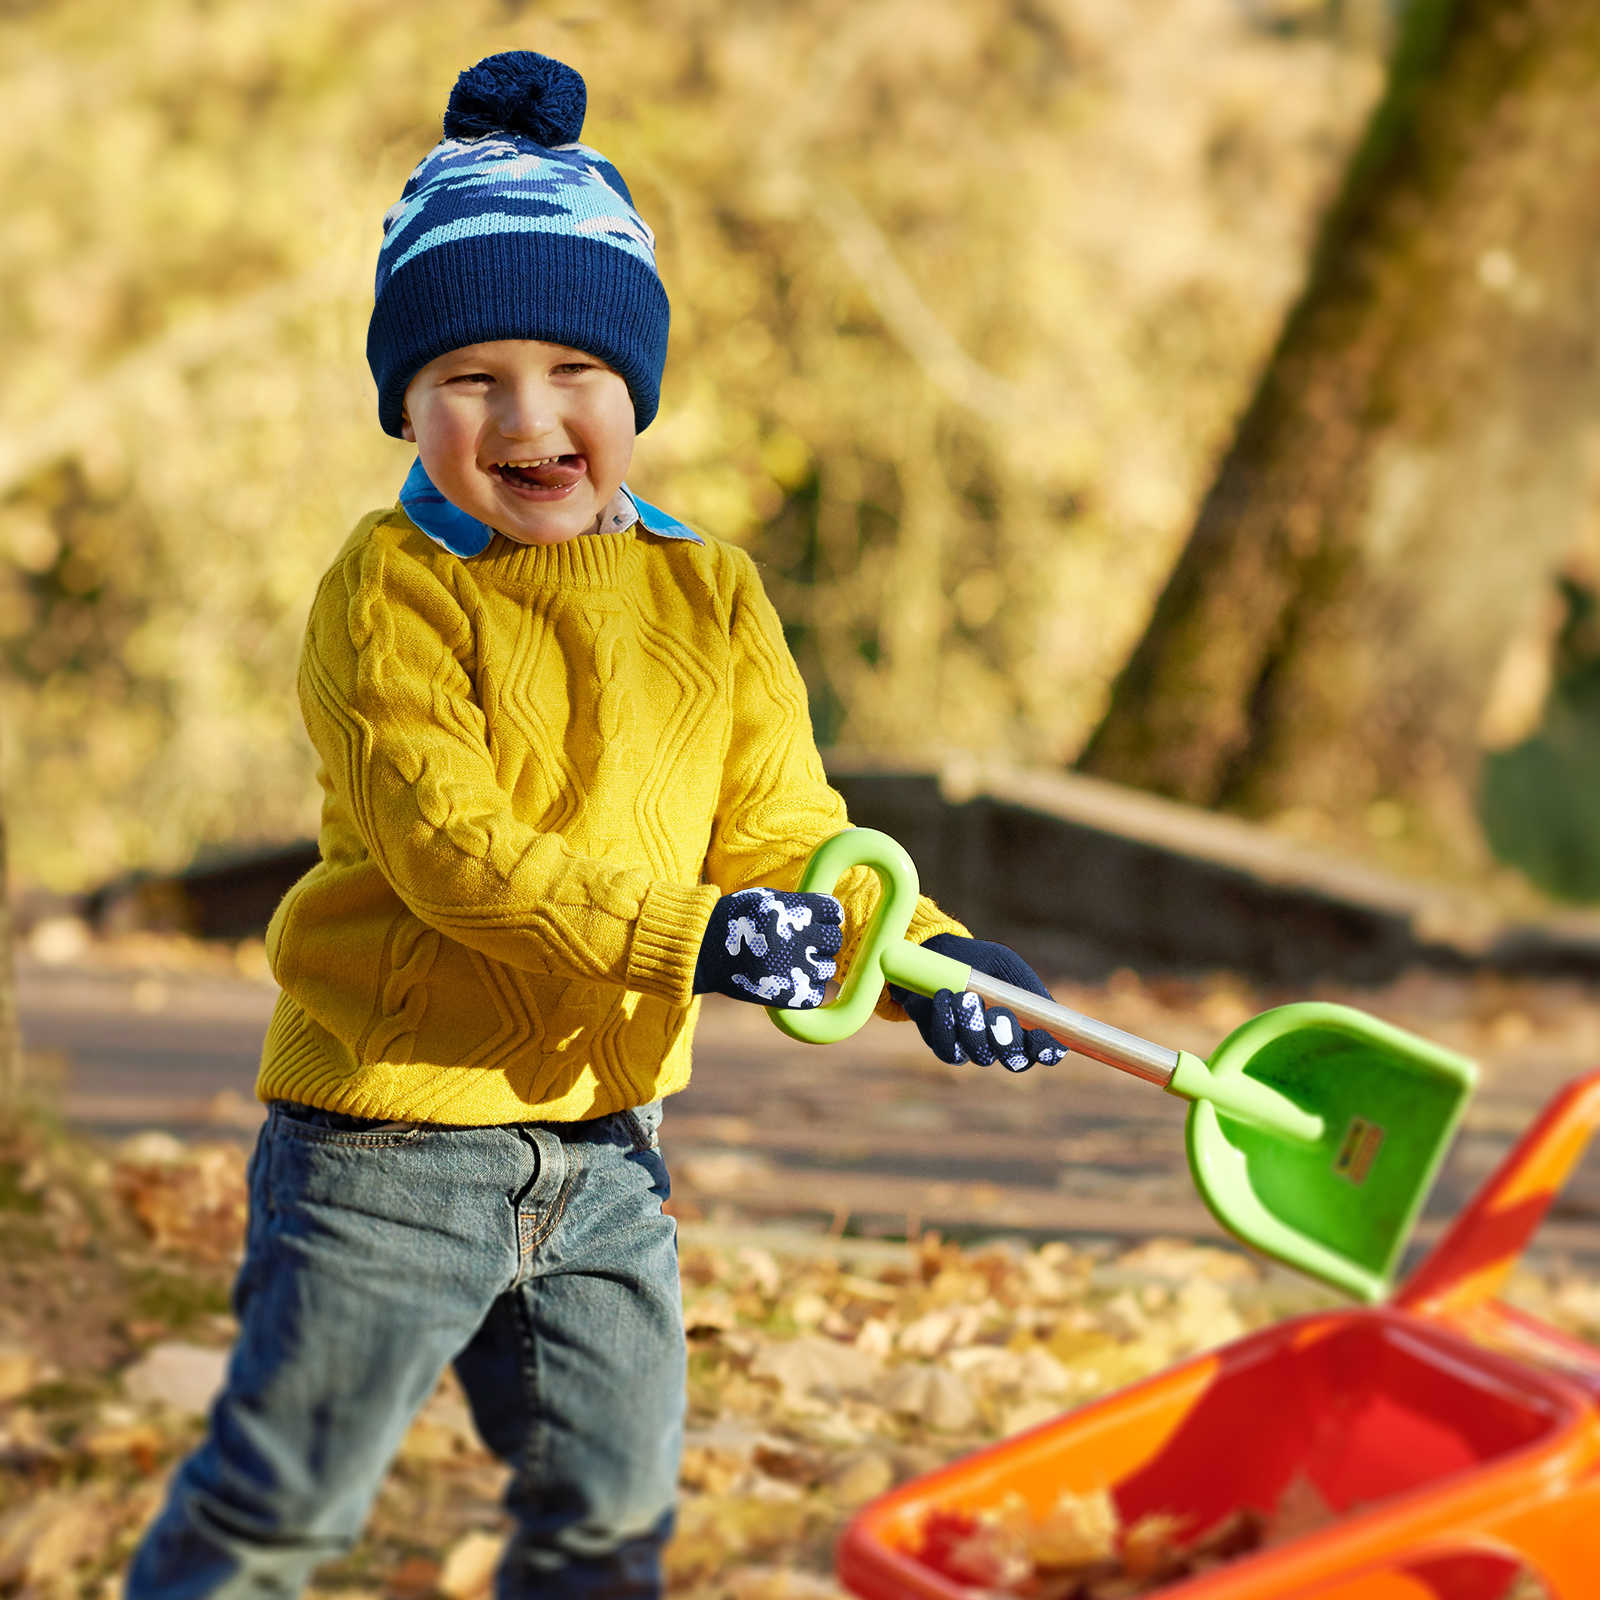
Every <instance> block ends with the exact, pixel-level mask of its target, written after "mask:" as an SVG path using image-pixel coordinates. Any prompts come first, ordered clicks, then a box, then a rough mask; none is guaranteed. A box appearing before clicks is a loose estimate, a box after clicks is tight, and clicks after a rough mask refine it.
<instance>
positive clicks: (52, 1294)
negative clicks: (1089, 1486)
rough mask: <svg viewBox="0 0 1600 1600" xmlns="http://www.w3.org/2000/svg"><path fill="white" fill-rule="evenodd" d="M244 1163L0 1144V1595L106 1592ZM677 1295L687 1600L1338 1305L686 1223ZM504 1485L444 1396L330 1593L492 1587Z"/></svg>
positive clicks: (1116, 1253)
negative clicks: (968, 1462) (1134, 1390)
mask: <svg viewBox="0 0 1600 1600" xmlns="http://www.w3.org/2000/svg"><path fill="white" fill-rule="evenodd" d="M245 1159H246V1157H245V1152H244V1150H243V1149H242V1148H241V1147H240V1146H239V1145H237V1144H225V1143H218V1144H199V1145H196V1144H189V1145H185V1144H181V1143H179V1142H178V1141H176V1140H173V1139H171V1138H169V1137H167V1136H166V1135H162V1134H144V1135H140V1136H139V1137H137V1138H134V1139H132V1140H129V1141H126V1142H124V1143H122V1144H119V1145H116V1146H106V1145H96V1144H93V1143H89V1142H86V1141H84V1140H82V1139H80V1138H78V1137H76V1136H70V1135H68V1134H66V1133H64V1132H62V1131H61V1130H60V1129H59V1127H58V1126H57V1125H55V1124H54V1123H52V1122H51V1121H50V1120H49V1119H48V1118H47V1117H44V1116H40V1115H35V1114H27V1115H24V1116H20V1117H14V1118H12V1119H11V1121H10V1123H9V1125H8V1126H7V1128H6V1131H5V1132H4V1133H3V1134H0V1595H5V1596H12V1597H17V1600H69V1597H70V1600H111V1597H112V1596H114V1595H115V1594H116V1593H117V1592H118V1583H119V1574H120V1571H121V1569H122V1567H123V1565H124V1564H125V1562H126V1560H127V1558H128V1555H129V1553H130V1551H131V1550H132V1548H133V1545H134V1542H135V1540H136V1539H137V1537H138V1533H139V1530H140V1529H141V1528H142V1526H143V1525H144V1524H145V1523H146V1521H147V1520H148V1519H149V1517H150V1516H151V1515H152V1514H153V1512H154V1511H155V1509H156V1507H157V1505H158V1503H159V1501H160V1498H161V1496H162V1493H163V1489H164V1484H165V1480H166V1477H167V1475H168V1473H169V1472H170V1470H171V1469H172V1468H173V1467H174V1466H175V1464H176V1463H177V1461H178V1460H179V1459H180V1458H181V1456H182V1455H183V1453H184V1452H185V1451H186V1450H187V1449H188V1448H189V1447H190V1446H191V1445H192V1444H193V1443H194V1442H195V1441H196V1440H197V1438H198V1437H199V1434H200V1430H201V1427H202V1419H203V1414H204V1408H205V1404H206V1402H207V1399H208V1398H209V1396H210V1394H211V1392H212V1391H213V1389H214V1386H215V1384H216V1382H217V1380H218V1378H219V1376H220V1372H221V1366H222V1362H223V1360H224V1358H225V1355H226V1351H227V1349H228V1346H229V1344H230V1341H231V1337H232V1334H233V1324H232V1321H231V1318H230V1315H229V1311H228V1290H229V1285H230V1281H231V1277H232V1273H233V1269H234V1265H235V1263H236V1261H237V1256H238V1251H239V1247H240V1242H241V1239H242V1235H243V1226H244V1207H245V1195H244V1167H245ZM683 1276H684V1298H685V1307H686V1316H687V1326H688V1335H689V1340H690V1391H689V1403H690V1415H689V1435H688V1447H687V1450H686V1452H685V1456H684V1463H683V1476H682V1489H683V1492H682V1501H681V1513H680V1524H679V1532H678V1534H677V1537H676V1540H675V1542H674V1544H673V1546H672V1549H671V1558H670V1572H671V1592H672V1594H673V1595H674V1596H695V1597H702V1600H779V1597H783V1596H790V1597H812V1600H822V1597H832V1596H838V1595H839V1594H840V1593H841V1591H840V1590H839V1589H838V1587H837V1585H836V1582H835V1580H834V1579H833V1577H832V1575H831V1573H832V1561H833V1550H834V1547H835V1544H836V1542H837V1540H838V1539H839V1536H840V1534H841V1533H842V1531H843V1529H844V1527H845V1525H846V1524H847V1522H848V1521H849V1519H850V1517H851V1516H852V1515H853V1513H854V1512H855V1511H857V1510H858V1509H859V1508H860V1507H861V1506H862V1505H864V1504H865V1503H866V1502H867V1501H869V1500H870V1499H872V1498H873V1497H874V1496H876V1495H878V1494H881V1493H882V1492H883V1491H885V1490H887V1489H889V1488H890V1487H892V1486H893V1485H896V1484H898V1483H902V1482H904V1481H906V1480H908V1479H910V1478H913V1477H916V1476H918V1475H920V1474H922V1473H925V1472H927V1471H929V1470H930V1469H932V1468H934V1467H937V1466H939V1465H940V1464H942V1463H944V1462H946V1461H949V1460H952V1459H954V1458H956V1457H958V1456H961V1455H964V1454H966V1453H967V1452H969V1451H971V1450H973V1449H976V1448H978V1447H980V1446H982V1445H984V1444H987V1443H990V1442H992V1441H994V1440H996V1439H999V1438H1002V1437H1004V1436H1007V1435H1009V1434H1012V1433H1015V1432H1017V1431H1019V1430H1021V1429H1024V1428H1027V1427H1029V1426H1031V1425H1033V1424H1036V1423H1039V1422H1042V1421H1045V1420H1047V1419H1048V1418H1050V1417H1053V1416H1055V1415H1057V1414H1059V1413H1061V1412H1062V1411H1065V1410H1067V1409H1070V1408H1071V1407H1073V1406H1075V1405H1077V1404H1080V1403H1081V1402H1083V1401H1086V1400H1088V1399H1091V1398H1093V1397H1094V1396H1097V1395H1101V1394H1104V1393H1107V1392H1109V1391H1110V1390H1113V1389H1115V1388H1117V1387H1119V1386H1121V1385H1123V1384H1125V1383H1128V1382H1130V1381H1132V1380H1134V1379H1137V1378H1139V1377H1142V1376H1143V1375H1145V1374H1147V1373H1150V1372H1153V1371H1156V1370H1158V1369H1160V1368H1162V1367H1165V1366H1168V1365H1170V1364H1172V1363H1173V1362H1175V1361H1178V1360H1180V1359H1182V1358H1183V1357H1185V1356H1187V1355H1189V1354H1191V1353H1192V1352H1194V1351H1197V1350H1200V1349H1203V1348H1206V1347H1208V1346H1212V1345H1215V1344H1218V1343H1221V1342H1223V1341H1225V1340H1228V1339H1231V1338H1234V1337H1236V1336H1237V1335H1239V1334H1240V1333H1242V1332H1244V1331H1245V1330H1247V1329H1249V1328H1252V1327H1256V1326H1261V1325H1264V1324H1265V1323H1268V1322H1270V1321H1273V1320H1275V1319H1277V1318H1279V1317H1281V1316H1284V1315H1286V1314H1290V1313H1293V1312H1296V1311H1302V1310H1306V1309H1309V1308H1311V1307H1312V1306H1314V1305H1318V1304H1326V1303H1327V1297H1326V1296H1324V1295H1322V1294H1321V1292H1320V1291H1317V1290H1314V1289H1311V1288H1309V1287H1301V1286H1299V1284H1298V1282H1297V1281H1296V1280H1293V1279H1288V1278H1286V1276H1285V1275H1284V1274H1281V1273H1276V1272H1263V1271H1262V1270H1261V1269H1259V1268H1258V1267H1257V1266H1256V1265H1255V1264H1253V1263H1252V1262H1251V1261H1250V1260H1248V1259H1246V1258H1245V1257H1243V1256H1241V1255H1239V1254H1236V1253H1233V1252H1231V1251H1228V1250H1223V1249H1218V1248H1212V1247H1205V1246H1197V1245H1193V1244H1187V1243H1182V1242H1178V1241H1169V1242H1162V1241H1155V1242H1146V1243H1143V1244H1140V1245H1138V1246H1137V1247H1134V1248H1131V1249H1120V1250H1113V1249H1111V1248H1109V1247H1105V1248H1096V1249H1085V1248H1076V1247H1072V1246H1069V1245H1067V1244H1065V1243H1060V1242H1057V1243H1046V1244H1043V1245H1029V1244H1022V1243H1018V1242H1014V1241H1004V1240H998V1241H993V1242H990V1243H987V1244H968V1245H956V1244H953V1243H950V1242H948V1241H945V1240H942V1239H940V1238H939V1237H938V1236H937V1235H934V1234H925V1235H923V1236H922V1237H920V1238H918V1239H916V1240H912V1241H909V1242H894V1241H882V1240H879V1241H869V1240H848V1239H841V1238H830V1237H828V1236H826V1235H823V1234H816V1235H811V1236H805V1235H799V1234H796V1233H794V1232H792V1231H790V1232H779V1231H774V1230H771V1229H766V1230H763V1229H760V1228H756V1227H751V1228H748V1229H737V1228H735V1229H729V1228H726V1227H723V1228H716V1229H713V1228H710V1227H708V1226H704V1225H699V1226H697V1225H688V1226H686V1227H685V1229H684V1235H683ZM1527 1288H1528V1292H1529V1294H1531V1296H1532V1298H1533V1299H1535V1300H1536V1301H1537V1302H1538V1306H1539V1309H1540V1310H1541V1311H1542V1312H1544V1313H1545V1314H1546V1315H1550V1316H1552V1317H1553V1318H1554V1319H1555V1320H1557V1321H1559V1322H1561V1323H1563V1324H1564V1325H1565V1326H1567V1327H1569V1328H1572V1329H1574V1330H1576V1331H1578V1332H1580V1333H1582V1334H1584V1335H1585V1336H1588V1337H1593V1336H1594V1335H1595V1334H1596V1333H1597V1332H1600V1304H1597V1299H1600V1297H1597V1296H1596V1294H1595V1291H1594V1290H1593V1288H1592V1286H1588V1285H1586V1284H1584V1283H1582V1282H1580V1281H1578V1280H1576V1279H1571V1280H1561V1279H1556V1278H1547V1279H1542V1280H1537V1281H1531V1282H1530V1285H1529V1286H1527ZM1525 1298H1526V1296H1525ZM502 1482H503V1470H502V1469H501V1467H500V1466H499V1465H498V1464H497V1463H496V1462H495V1461H494V1460H493V1459H492V1458H491V1457H490V1456H489V1455H488V1454H487V1453H486V1452H485V1451H484V1450H483V1449H482V1447H481V1446H480V1444H479V1443H478V1441H477V1439H476V1437H475V1435H474V1433H473V1430H472V1427H471V1424H470V1421H469V1420H468V1416H467V1412H466V1408H465V1404H464V1402H463V1400H462V1398H461V1395H460V1393H459V1392H458V1390H457V1389H456V1388H455V1386H454V1384H453V1382H452V1381H450V1380H449V1379H447V1380H446V1381H445V1382H443V1383H442V1384H441V1386H440V1388H439V1390H438V1392H437V1393H436V1394H435V1395H434V1396H433V1398H432V1399H431V1401H430V1402H429V1403H428V1405H427V1406H426V1407H425V1408H424V1410H423V1412H422V1414H421V1416H420V1417H419V1418H418V1420H417V1422H416V1424H415V1425H414V1426H413V1428H412V1430H411V1432H410V1434H409V1436H408V1438H407V1439H406V1441H405V1444H404V1447H403V1448H402V1450H401V1452H400V1455H399V1458H398V1459H397V1461H396V1462H395V1464H394V1467H393V1469H392V1471H391V1472H390V1474H389V1476H388V1479H387V1481H386V1482H385V1484H384V1487H383V1489H382V1492H381V1494H380V1496H379V1499H378V1502H377V1504H376V1506H375V1508H374V1511H373V1515H372V1519H371V1524H370V1527H369V1531H368V1537H367V1538H366V1539H365V1540H364V1541H363V1543H362V1544H361V1546H360V1547H359V1548H358V1550H356V1551H355V1552H354V1553H353V1554H351V1555H350V1556H349V1557H348V1558H347V1559H345V1560H344V1561H342V1562H340V1563H338V1564H337V1565H335V1566H332V1567H329V1568H326V1569H324V1571H323V1572H322V1573H321V1574H320V1575H319V1577H318V1580H317V1584H316V1587H315V1589H314V1590H313V1591H312V1592H313V1593H314V1594H315V1595H317V1596H321V1597H324V1600H332V1597H335V1596H337V1597H340V1600H445V1597H448V1600H471V1597H477V1596H486V1595H487V1594H488V1592H489V1575H490V1572H491V1570H492V1568H493V1565H494V1561H495V1558H496V1553H497V1550H498V1547H499V1542H500V1539H501V1537H502V1536H503V1533H504V1527H505V1525H504V1522H503V1519H502V1516H501V1513H500V1512H499V1509H498V1504H497V1501H498V1495H499V1492H500V1489H501V1486H502ZM1096 1592H1098V1591H1096Z"/></svg>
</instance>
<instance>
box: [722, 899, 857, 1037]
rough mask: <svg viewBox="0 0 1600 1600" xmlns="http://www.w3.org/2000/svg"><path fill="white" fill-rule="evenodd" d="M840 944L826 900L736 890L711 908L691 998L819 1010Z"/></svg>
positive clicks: (838, 912) (840, 927)
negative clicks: (722, 998)
mask: <svg viewBox="0 0 1600 1600" xmlns="http://www.w3.org/2000/svg"><path fill="white" fill-rule="evenodd" d="M843 942H844V908H843V907H842V906H841V905H840V904H839V902H838V901H837V900H835V899H834V898H833V896H832V895H831V894H802V893H800V892H799V891H798V890H795V891H789V892H786V891H784V890H781V889H740V890H739V891H738V893H737V894H725V895H724V896H723V897H722V898H721V899H720V900H719V901H717V903H716V905H714V906H713V907H712V908H711V923H710V926H708V927H707V929H706V936H705V938H704V939H703V940H702V941H701V943H700V958H699V960H698V961H697V962H696V963H695V969H694V992H695V993H696V994H725V995H729V996H731V997H732V998H733V999H735V1000H749V1001H751V1002H753V1003H754V1004H756V1005H760V1006H777V1007H779V1008H780V1009H782V1010H784V1011H810V1010H811V1009H812V1008H813V1007H814V1006H820V1005H821V1004H822V999H823V985H824V984H826V983H827V981H828V979H829V978H831V977H832V976H833V974H834V970H835V968H836V967H837V965H838V963H837V962H835V961H834V959H833V958H834V957H835V956H836V955H838V953H839V946H840V945H841V944H842V943H843Z"/></svg>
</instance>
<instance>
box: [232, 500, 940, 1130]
mask: <svg viewBox="0 0 1600 1600" xmlns="http://www.w3.org/2000/svg"><path fill="white" fill-rule="evenodd" d="M300 699H301V707H302V710H303V712H304V715H305V720H306V727H307V729H308V731H309V732H310V735H311V738H312V742H313V743H314V745H315V746H316V749H317V752H318V754H319V756H320V757H321V763H322V770H321V773H320V781H321V783H322V786H323V790H324V796H325V798H324V805H323V816H322V828H321V836H320V845H321V856H322V859H321V861H320V862H319V863H318V865H317V866H316V867H314V868H313V869H312V870H311V872H310V873H308V874H307V876H306V877H305V878H303V879H302V880H301V881H300V882H299V883H298V884H296V885H295V887H294V888H293V889H292V890H291V891H290V892H289V894H288V895H287V896H286V897H285V899H284V902H283V904H282V905H281V906H280V907H279V909H278V912H277V915H276V916H275V917H274V918H273V922H272V927H271V929H270V930H269V934H268V952H269V955H270V957H271V960H272V965H273V971H274V973H275V974H276V976H277V979H278V982H279V984H280V986H281V987H282V989H283V997H282V1000H281V1001H280V1004H279V1007H278V1012H277V1014H276V1016H275V1017H274V1021H273V1025H272V1027H271V1029H270V1030H269V1032H268V1037H267V1043H266V1047H265V1050H264V1053H263V1059H262V1068H261V1075H260V1079H259V1081H258V1084H257V1092H258V1093H259V1094H260V1095H261V1097H262V1098H263V1099H274V1098H285V1099H298V1100H303V1101H307V1102H309V1103H311V1104H314V1105H321V1106H325V1107H327V1108H328V1109H330V1110H337V1111H346V1112H350V1113H352V1114H355V1115H363V1116H376V1117H383V1118H406V1119H417V1120H428V1121H436V1122H446V1123H459V1124H483V1123H499V1122H512V1121H519V1120H524V1119H532V1118H538V1119H552V1120H571V1119H576V1118H583V1117H595V1116H602V1115H605V1114H606V1113H608V1112H611V1111H616V1110H621V1109H623V1108H626V1107H628V1106H633V1105H640V1104H643V1103H645V1102H647V1101H649V1100H652V1099H655V1098H656V1097H658V1096H660V1095H662V1094H668V1093H671V1092H673V1091H674V1090H677V1089H680V1088H682V1087H683V1085H684V1084H685V1083H686V1082H687V1081H688V1076H689V1052H690V1039H691V1034H692V1030H693V1021H694V1015H695V1005H696V1002H695V1001H694V999H693V996H692V994H691V986H692V980H693V975H694V968H695V960H696V957H697V955H698V952H699V949H700V944H701V939H702V936H703V934H704V932H705V929H706V925H707V922H708V920H709V918H710V915H711V909H712V907H713V906H714V905H715V903H716V901H717V900H718V898H719V897H720V895H722V894H723V893H732V892H734V891H736V890H739V889H744V888H749V887H752V886H755V885H758V884H764V885H767V886H769V887H772V888H780V889H792V888H793V887H795V885H796V883H797V882H798V879H799V876H800V873H801V870H802V869H803V867H804V864H805V861H806V858H807V857H808V856H809V855H810V853H811V851H812V850H813V849H814V848H815V847H816V845H817V844H819V843H820V842H821V841H822V840H823V839H825V838H827V837H828V836H829V835H831V834H833V833H835V832H837V831H838V830H839V829H840V828H842V827H845V826H847V825H848V823H847V819H846V815H845V809H844V804H843V802H842V801H841V800H840V798H839V796H838V795H837V794H836V793H835V792H834V791H833V789H832V788H831V787H830V786H829V784H828V782H827V779H826V776H825V775H824V773H823V769H822V763H821V760H820V758H819V757H818V755H817V751H816V747H815V744H814V742H813V739H812V735H811V726H810V719H809V715H808V713H807V707H806V697H805V689H804V686H803V684H802V683H801V681H800V677H799V674H798V672H797V671H796V670H795V666H794V662H793V660H792V658H791V657H790V655H789V652H788V649H787V647H786V646H785V644H784V641H783V632H782V628H781V627H780V625H779V622H778V618H777V615H776V613H775V612H774V611H773V609H772V606H771V604H770V603H769V602H768V600H767V597H766V595H765V593H764V591H763V590H762V587H761V582H760V579H759V577H758V576H757V574H756V570H755V566H754V563H753V562H752V561H751V560H750V558H749V557H748V556H747V555H745V554H744V553H743V552H742V551H740V550H738V549H737V548H735V547H733V546H731V545H726V544H721V543H718V542H717V541H714V540H708V541H706V542H705V543H704V544H695V543H693V542H691V541H688V540H668V539H660V538H657V537H656V536H655V535H653V534H650V533H648V532H647V531H645V530H644V529H643V528H641V527H634V528H629V529H625V530H623V531H622V532H620V533H608V534H593V535H588V536H585V537H583V538H579V539H573V540H569V541H568V542H567V543H565V544H560V545H551V546H520V545H515V544H512V543H511V542H510V541H508V540H506V539H503V538H499V537H496V538H495V539H494V540H493V541H492V542H491V544H490V545H489V547H488V549H487V550H485V551H484V552H483V554H482V555H479V556H476V557H474V558H473V559H472V560H471V561H470V562H463V561H461V560H460V559H458V558H457V557H455V556H453V555H451V554H450V553H449V552H448V551H446V550H444V549H442V548H441V547H440V546H438V545H437V544H435V543H434V542H433V541H432V540H430V539H429V538H427V537H426V535H424V534H423V533H421V532H420V530H418V529H417V528H416V527H415V526H414V525H413V524H412V522H411V521H410V519H409V518H408V517H406V515H405V514H404V512H403V511H401V510H400V509H399V508H396V509H394V510H392V511H386V512H380V513H375V514H373V515H372V516H370V517H367V518H366V519H364V520H363V521H362V523H361V524H360V525H359V526H358V527H357V529H356V530H355V532H354V533H353V534H352V535H351V537H350V539H349V541H348V542H347V543H346V545H345V547H344V549H343V550H342V551H341V552H340V555H339V557H338V558H337V560H336V561H335V562H334V564H333V566H332V568H331V569H330V570H329V572H328V574H327V575H326V577H325V578H324V580H323V582H322V585H321V587H320V588H319V590H318V593H317V597H316V600H315V601H314V603H313V606H312V612H311V619H310V623H309V626H308V628H307V633H306V641H305V648H304V651H303V653H302V657H301V669H300ZM835 892H836V893H837V895H838V897H839V899H840V900H841V902H842V903H843V905H844V910H845V944H844V951H843V962H842V963H841V964H842V965H847V964H848V960H849V958H850V956H851V954H852V953H853V950H854V948H855V946H856V944H857V943H858V942H859V939H860V935H861V932H862V931H863V929H864V927H865V924H866V921H867V919H868V917H869V916H870V913H871V910H872V908H873V906H874V905H875V904H876V900H877V892H878V891H877V880H876V879H875V878H874V877H873V876H872V875H871V874H870V873H867V872H865V871H859V872H852V873H850V874H847V875H846V877H845V879H844V880H843V881H842V882H841V883H840V884H839V886H838V887H837V889H836V891H835ZM941 931H945V932H961V931H963V930H961V928H960V925H959V924H957V923H955V922H953V921H951V920H950V919H949V918H948V917H945V916H944V915H943V914H942V913H940V912H939V911H938V909H937V908H936V907H935V906H933V905H932V903H931V902H928V901H924V902H923V903H922V905H921V906H919V908H918V912H917V917H916V919H915V920H914V922H913V925H912V937H913V938H917V939H925V938H927V937H929V936H930V935H931V934H934V933H937V932H941ZM886 1009H887V1008H886Z"/></svg>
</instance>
